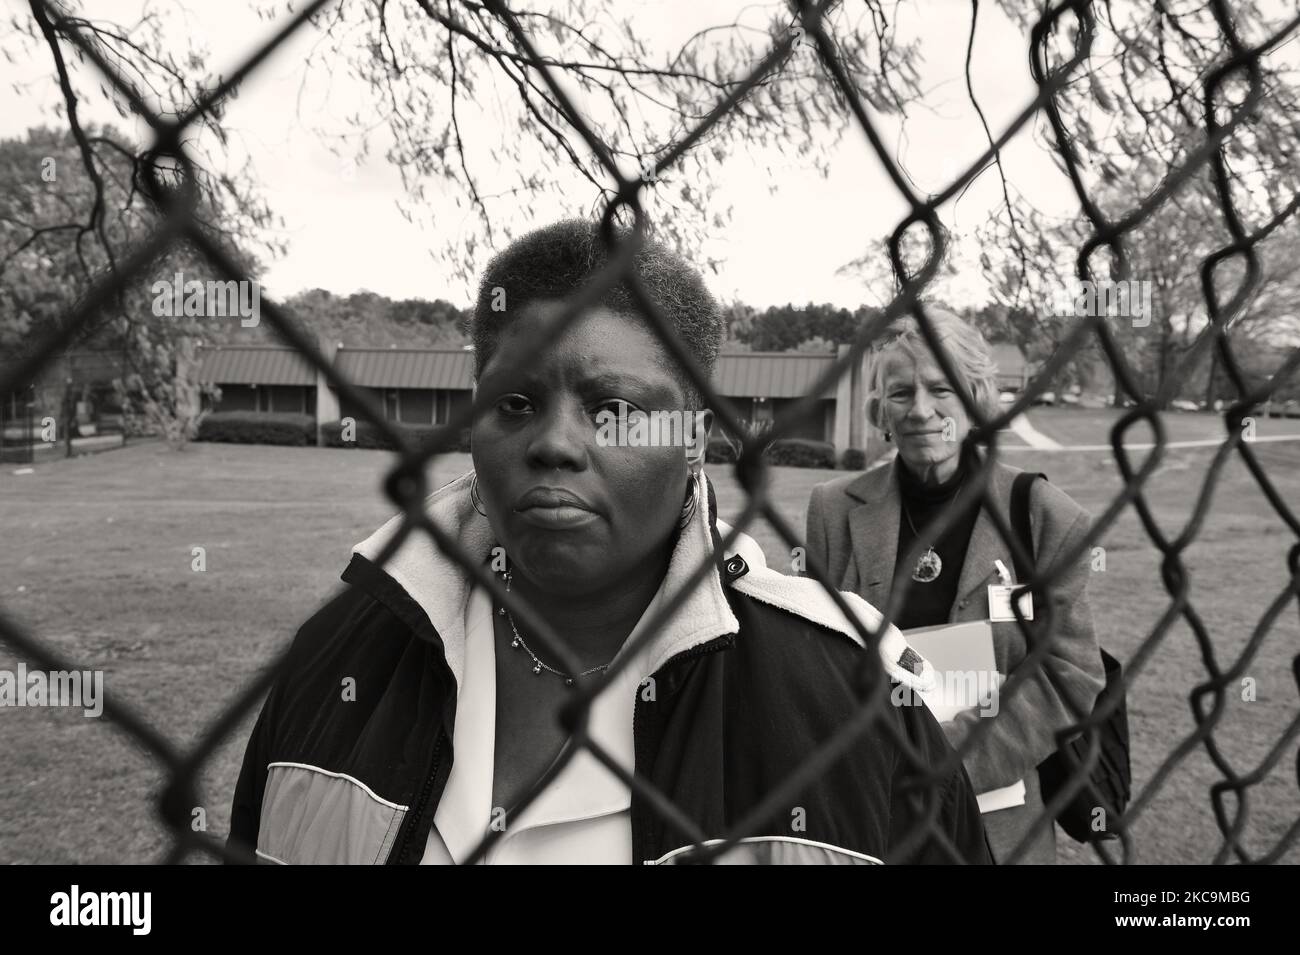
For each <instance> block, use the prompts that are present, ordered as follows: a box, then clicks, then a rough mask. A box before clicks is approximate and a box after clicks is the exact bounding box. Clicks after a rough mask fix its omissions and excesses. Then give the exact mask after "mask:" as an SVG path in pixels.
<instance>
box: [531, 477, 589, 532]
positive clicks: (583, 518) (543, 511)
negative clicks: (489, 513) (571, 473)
mask: <svg viewBox="0 0 1300 955" xmlns="http://www.w3.org/2000/svg"><path fill="white" fill-rule="evenodd" d="M514 510H515V513H516V514H518V515H519V516H520V517H521V518H523V519H524V520H525V521H527V522H528V523H529V524H533V525H536V526H537V527H545V528H569V527H580V526H582V525H583V524H587V523H589V522H591V521H594V520H595V519H596V512H595V511H594V510H592V508H591V507H590V505H588V504H587V502H586V501H584V500H583V499H582V498H581V497H579V496H578V495H577V494H574V493H573V492H572V491H566V490H565V489H564V488H555V487H535V488H533V489H532V490H530V491H528V492H527V493H526V494H524V495H523V496H522V497H520V498H519V500H518V501H516V502H515V508H514Z"/></svg>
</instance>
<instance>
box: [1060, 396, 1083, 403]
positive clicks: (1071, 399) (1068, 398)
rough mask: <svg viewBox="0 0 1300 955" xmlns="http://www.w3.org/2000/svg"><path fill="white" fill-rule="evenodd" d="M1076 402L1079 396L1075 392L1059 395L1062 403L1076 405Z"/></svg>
mask: <svg viewBox="0 0 1300 955" xmlns="http://www.w3.org/2000/svg"><path fill="white" fill-rule="evenodd" d="M1078 403H1079V396H1078V395H1076V394H1073V393H1068V394H1064V395H1061V404H1063V405H1077V404H1078Z"/></svg>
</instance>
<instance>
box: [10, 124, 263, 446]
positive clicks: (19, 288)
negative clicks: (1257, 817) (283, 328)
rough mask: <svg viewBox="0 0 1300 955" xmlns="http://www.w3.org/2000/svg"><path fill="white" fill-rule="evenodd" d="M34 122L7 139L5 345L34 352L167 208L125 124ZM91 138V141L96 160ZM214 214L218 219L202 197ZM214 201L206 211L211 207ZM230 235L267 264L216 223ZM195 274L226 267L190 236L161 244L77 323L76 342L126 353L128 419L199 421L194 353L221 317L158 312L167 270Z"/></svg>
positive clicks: (221, 239)
mask: <svg viewBox="0 0 1300 955" xmlns="http://www.w3.org/2000/svg"><path fill="white" fill-rule="evenodd" d="M79 133H80V137H79V136H78V135H77V134H74V133H73V132H71V131H65V132H59V131H55V130H51V129H36V130H31V131H29V133H28V135H27V137H26V138H25V139H11V140H0V176H3V181H4V182H5V188H4V189H2V190H0V278H3V280H4V281H3V284H2V285H0V346H3V347H4V351H5V354H6V355H7V356H10V358H23V357H25V356H27V355H29V354H31V353H32V351H33V349H35V348H36V347H38V346H39V344H40V343H42V342H44V341H45V340H47V339H49V338H50V337H51V336H54V335H58V334H63V333H65V332H68V331H70V328H69V326H67V324H66V323H67V321H68V316H69V313H70V312H71V311H72V309H73V308H74V306H76V305H77V304H78V302H79V301H80V299H81V297H82V295H84V293H85V291H86V290H87V289H88V288H89V286H90V285H91V283H92V282H93V281H94V280H95V279H96V278H97V277H98V276H100V275H101V274H103V273H104V272H106V271H108V270H111V269H113V268H114V267H115V265H116V263H117V262H119V261H120V260H121V259H122V257H123V255H124V253H125V252H127V251H128V250H129V249H131V248H132V247H133V246H135V245H136V244H137V243H139V242H140V241H141V240H142V239H143V237H145V236H146V235H148V234H149V233H150V232H151V231H153V230H154V229H155V228H156V227H157V226H158V220H159V217H158V215H157V213H156V212H155V210H154V209H153V208H152V207H151V206H150V205H149V204H148V203H147V202H145V201H144V200H143V199H142V197H141V195H140V186H141V183H140V180H139V175H140V165H139V159H138V157H137V156H136V155H135V154H134V153H133V152H132V150H131V148H130V147H129V146H128V145H127V144H128V142H129V140H128V139H127V138H126V137H125V136H124V135H123V134H122V133H121V132H120V131H118V130H116V129H113V128H102V129H100V128H94V127H89V128H87V129H85V130H79ZM79 139H81V140H84V142H85V144H86V147H87V148H88V149H89V155H90V159H89V162H90V164H91V165H90V167H89V168H90V169H91V170H93V173H94V174H93V176H92V175H91V174H89V173H88V172H87V166H86V164H85V163H86V160H85V154H84V153H83V152H82V150H81V143H80V142H79ZM200 211H201V217H202V221H207V222H209V223H211V222H213V221H214V218H215V217H214V215H213V211H214V210H212V209H211V208H210V207H208V208H207V209H206V210H205V209H204V208H203V207H201V210H200ZM205 211H206V216H203V215H202V214H203V213H204V212H205ZM214 232H215V238H216V241H218V243H219V244H221V245H223V246H225V247H228V248H230V250H231V253H232V255H233V256H234V257H235V258H236V259H238V260H242V261H244V262H246V263H247V267H248V268H249V269H250V271H255V269H256V264H255V261H254V260H253V259H252V258H251V257H249V256H248V255H247V254H245V253H243V252H242V251H240V250H238V249H237V248H235V247H234V246H233V244H232V243H233V242H234V239H233V238H232V237H231V236H230V235H228V234H225V233H222V232H220V231H219V230H217V229H216V228H215V227H214ZM177 272H180V273H182V274H183V275H184V276H185V278H186V279H187V280H190V279H193V280H200V281H204V280H206V279H208V278H212V277H214V276H213V275H212V270H211V269H210V268H209V267H208V266H207V265H206V264H205V263H204V262H203V261H202V259H201V258H200V257H199V256H198V255H197V254H196V253H195V251H194V250H193V249H192V248H190V247H189V246H188V245H187V244H186V243H176V244H174V245H173V246H172V247H171V248H169V249H167V250H165V251H164V252H163V253H161V254H159V255H158V256H157V257H156V258H155V260H154V261H153V262H152V263H151V265H150V267H149V268H147V269H146V270H145V271H144V274H143V277H141V278H139V279H137V280H136V281H133V282H131V283H130V284H129V285H128V286H127V287H125V288H123V289H121V290H120V292H119V293H118V295H117V296H115V298H114V300H113V301H112V302H111V303H110V305H109V307H107V308H105V309H101V310H100V311H99V313H98V314H97V315H95V316H94V317H93V319H92V320H91V321H90V322H89V323H88V324H86V325H83V326H82V327H81V328H80V329H79V330H77V331H76V333H75V334H74V335H73V337H72V339H71V341H70V342H69V344H70V345H75V346H78V347H82V348H89V349H95V350H103V351H113V352H116V353H118V354H120V355H121V356H122V359H123V362H124V364H125V366H126V367H127V369H128V372H127V374H125V375H124V376H123V377H122V378H121V380H120V381H119V382H118V383H117V384H118V388H117V390H118V395H119V398H120V400H121V401H122V403H123V411H124V416H125V418H126V419H127V421H128V422H136V423H137V424H138V429H139V430H148V431H153V432H158V433H162V434H164V435H165V436H166V437H167V438H168V440H169V441H171V442H173V443H174V444H177V445H183V444H184V442H185V441H186V440H188V438H190V437H192V436H193V434H194V433H195V431H196V429H197V421H198V415H199V407H198V395H197V390H196V389H197V387H198V382H197V380H196V378H197V364H196V363H194V362H193V361H192V360H187V358H186V356H187V355H191V356H192V350H193V347H194V345H195V344H197V343H198V342H201V341H206V340H210V339H211V338H212V337H213V336H212V332H213V331H215V329H214V327H213V326H212V324H211V323H209V322H205V321H202V320H193V319H188V318H186V317H185V316H183V315H182V316H175V317H162V316H158V315H155V314H154V309H153V304H154V299H155V297H156V296H155V295H154V293H153V292H152V290H151V285H152V284H153V282H154V281H155V280H158V279H160V278H165V279H167V280H171V279H172V277H173V276H174V275H175V274H176V273H177ZM85 385H86V382H83V381H80V380H77V379H75V378H73V379H71V380H69V381H68V382H67V389H66V390H67V394H66V395H65V397H64V399H63V400H62V401H61V402H60V406H61V408H62V409H63V410H62V412H61V415H60V417H61V418H62V421H61V429H62V433H63V434H64V435H65V436H69V437H70V435H71V433H72V420H71V417H70V415H71V413H72V409H75V399H76V397H78V396H79V393H80V392H81V390H82V389H83V388H84V387H85Z"/></svg>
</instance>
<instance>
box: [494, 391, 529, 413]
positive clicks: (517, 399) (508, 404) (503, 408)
mask: <svg viewBox="0 0 1300 955" xmlns="http://www.w3.org/2000/svg"><path fill="white" fill-rule="evenodd" d="M497 410H498V411H500V412H501V413H502V414H505V415H521V414H527V413H528V412H530V411H532V410H533V404H532V402H531V401H529V400H528V399H527V398H525V397H524V396H523V395H506V396H505V397H504V398H502V399H501V400H500V401H498V402H497Z"/></svg>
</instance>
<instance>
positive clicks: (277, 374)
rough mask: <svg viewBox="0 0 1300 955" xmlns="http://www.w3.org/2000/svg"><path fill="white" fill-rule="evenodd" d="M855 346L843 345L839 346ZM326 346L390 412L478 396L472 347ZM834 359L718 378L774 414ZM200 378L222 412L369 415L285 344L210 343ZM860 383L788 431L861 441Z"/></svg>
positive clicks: (720, 369) (321, 419)
mask: <svg viewBox="0 0 1300 955" xmlns="http://www.w3.org/2000/svg"><path fill="white" fill-rule="evenodd" d="M847 350H848V349H847V346H841V347H840V354H843V353H845V352H846V351H847ZM322 352H323V353H324V354H325V356H326V358H327V359H328V360H329V361H331V362H332V363H333V366H334V368H335V369H336V370H337V371H338V372H339V374H341V375H342V376H343V377H344V378H346V379H347V380H348V381H350V382H352V383H353V384H354V385H356V386H357V387H358V388H360V389H361V390H362V391H363V392H364V393H366V394H367V395H369V397H370V398H371V399H373V401H374V404H375V405H376V407H378V408H380V409H382V413H383V415H384V417H385V418H386V419H388V420H389V421H395V422H400V423H402V424H424V425H430V424H433V425H436V424H444V423H446V422H447V421H449V420H451V418H452V417H453V416H455V415H456V414H457V413H458V412H460V411H461V410H462V409H463V408H466V407H467V406H468V405H469V404H470V402H471V400H472V397H473V387H474V353H473V352H472V351H469V350H466V349H459V348H398V347H390V348H354V347H351V346H347V345H341V344H340V345H336V346H333V347H331V348H323V349H322ZM836 358H837V356H836V355H831V354H816V353H809V352H727V353H724V354H722V355H720V356H719V358H718V364H717V368H716V371H715V375H714V382H713V384H714V387H715V388H716V389H717V391H718V392H719V394H721V395H723V396H724V397H726V398H728V399H730V400H731V401H732V403H733V404H734V406H735V408H736V411H737V413H738V414H739V416H740V417H741V418H742V419H745V420H747V421H749V422H751V423H754V422H763V421H772V420H774V419H775V418H776V417H778V416H780V415H782V414H784V413H785V412H787V410H788V409H789V408H790V407H791V406H793V405H794V404H795V402H797V401H798V400H799V399H800V398H802V397H804V396H805V395H808V394H811V393H812V392H813V390H814V389H815V388H816V387H817V384H818V382H819V381H821V380H822V378H823V377H825V376H826V375H827V374H828V373H829V371H830V369H831V367H832V366H833V365H834V364H835V361H836ZM200 381H202V382H203V383H204V384H208V385H215V386H216V387H217V388H219V389H220V396H219V398H218V399H217V400H216V401H211V402H210V403H209V406H210V407H211V408H212V410H216V411H253V412H297V413H300V414H310V415H314V416H315V417H316V420H317V422H318V424H325V423H327V422H330V421H338V420H340V419H341V418H345V417H352V418H357V419H362V418H364V417H365V415H364V414H363V413H362V410H361V406H360V404H359V403H357V402H356V401H355V400H353V399H352V398H350V397H349V396H348V395H345V394H341V393H338V392H336V390H335V389H334V388H333V387H332V386H330V385H329V384H328V382H327V381H326V379H325V376H324V375H323V374H322V373H320V372H318V371H317V370H316V369H315V368H313V367H312V365H311V363H310V362H308V361H307V359H305V358H303V357H302V356H301V355H300V354H299V353H298V352H296V351H295V350H294V349H292V348H288V347H285V346H276V345H239V346H221V347H215V348H208V349H205V350H204V352H203V354H202V366H201V371H200ZM860 387H861V374H860V369H856V368H855V369H853V370H852V373H850V374H845V375H842V376H840V378H839V379H838V380H835V381H832V382H831V383H830V384H829V385H828V386H826V387H825V388H824V389H823V391H822V393H821V394H820V395H819V396H818V398H817V399H816V402H815V403H814V405H813V408H812V410H811V412H810V414H808V415H807V416H805V417H804V418H803V419H802V420H800V421H798V422H796V423H795V425H794V428H793V430H792V432H791V433H790V434H789V435H788V436H790V437H800V438H808V439H812V440H816V441H827V442H830V443H831V444H833V445H834V446H835V449H836V451H837V452H840V451H844V450H846V449H847V448H849V447H862V446H863V442H864V441H865V424H864V421H863V420H862V419H863V405H864V402H863V401H862V400H860V399H859V400H855V399H853V398H852V397H851V395H852V394H853V393H854V391H855V389H856V390H860ZM855 419H856V420H855Z"/></svg>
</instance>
